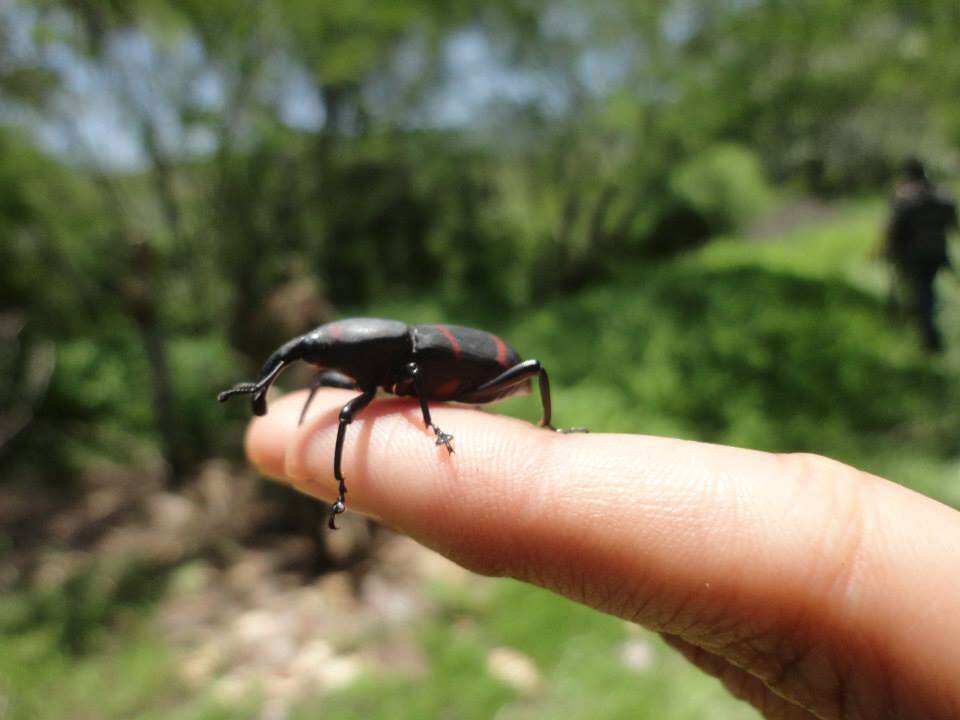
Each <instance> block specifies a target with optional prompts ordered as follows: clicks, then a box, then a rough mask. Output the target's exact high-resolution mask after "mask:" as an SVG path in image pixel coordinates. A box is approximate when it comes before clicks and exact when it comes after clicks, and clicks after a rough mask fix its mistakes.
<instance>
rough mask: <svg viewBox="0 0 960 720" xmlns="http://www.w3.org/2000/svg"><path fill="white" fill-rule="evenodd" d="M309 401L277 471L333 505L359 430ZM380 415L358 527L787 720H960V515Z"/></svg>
mask: <svg viewBox="0 0 960 720" xmlns="http://www.w3.org/2000/svg"><path fill="white" fill-rule="evenodd" d="M353 394H355V393H352V394H351V393H347V392H344V391H339V390H327V391H323V392H321V393H319V394H318V395H317V398H316V401H315V403H314V408H313V411H312V412H311V414H310V416H309V417H308V418H307V420H306V421H305V422H304V424H303V425H302V426H301V427H299V428H298V427H297V416H298V414H299V411H300V407H301V405H302V404H303V397H304V395H303V393H295V394H293V395H291V396H288V397H285V398H283V399H281V400H279V401H277V402H274V403H273V404H272V405H271V407H270V413H269V415H267V416H266V417H262V418H257V419H255V420H254V421H253V422H252V424H251V426H250V429H249V431H248V434H247V452H248V455H249V456H250V458H251V460H252V461H253V462H254V463H255V464H256V465H257V466H258V467H259V468H260V469H261V470H262V471H263V472H264V473H266V474H267V475H270V476H272V477H275V478H279V479H283V480H285V481H287V482H290V483H291V484H292V485H293V486H294V487H296V488H297V489H299V490H301V491H303V492H305V493H307V494H310V495H313V496H316V497H318V498H323V499H324V500H327V501H329V500H331V499H333V498H334V497H335V496H336V484H335V482H334V481H333V447H334V439H335V437H336V427H337V414H338V412H339V410H340V407H341V406H343V405H344V403H346V401H347V400H348V399H349V398H350V397H351V396H352V395H353ZM431 412H432V413H433V416H434V419H435V420H436V421H437V423H438V424H439V425H441V426H442V427H444V428H447V429H450V430H452V431H453V434H454V435H456V436H457V439H458V444H457V452H456V454H454V455H448V453H447V452H446V451H444V450H443V448H438V447H436V446H435V445H434V442H433V439H432V436H431V435H430V433H429V431H428V430H426V429H425V428H424V427H423V424H422V420H421V418H420V412H419V408H418V407H417V405H416V404H415V403H413V402H410V401H406V400H399V399H396V400H394V399H384V400H379V401H377V402H376V403H374V404H372V405H371V406H370V407H369V408H367V409H366V410H365V411H364V413H363V414H362V415H361V416H360V417H359V418H358V419H357V420H356V421H355V422H354V423H353V424H352V425H351V426H350V429H349V430H348V433H347V439H346V446H345V451H344V458H343V471H344V475H345V477H346V479H347V486H348V488H349V491H350V492H349V495H348V496H347V504H348V507H349V509H351V510H354V511H359V512H363V513H366V514H369V515H372V516H375V517H377V518H379V519H380V520H381V521H383V522H384V523H385V524H387V525H389V526H391V527H393V528H396V529H397V530H399V531H401V532H404V533H406V534H409V535H410V536H412V537H414V538H415V539H417V540H419V541H420V542H422V543H423V544H425V545H427V546H429V547H431V548H434V549H435V550H437V551H439V552H441V553H443V554H444V555H446V556H448V557H450V558H452V559H453V560H455V561H456V562H458V563H460V564H461V565H464V566H465V567H467V568H470V569H471V570H474V571H476V572H479V573H483V574H487V575H508V576H511V577H515V578H518V579H521V580H525V581H528V582H531V583H535V584H537V585H541V586H543V587H546V588H549V589H550V590H553V591H554V592H557V593H560V594H562V595H565V596H567V597H570V598H573V599H574V600H577V601H579V602H582V603H585V604H587V605H589V606H591V607H594V608H596V609H598V610H602V611H604V612H608V613H611V614H613V615H616V616H618V617H621V618H625V619H627V620H631V621H634V622H637V623H639V624H641V625H643V626H645V627H648V628H651V629H653V630H656V631H658V632H659V633H661V634H662V635H663V636H664V638H665V639H666V640H667V642H668V643H669V644H671V645H672V646H673V647H675V648H677V649H678V650H679V651H680V652H681V653H683V654H684V655H685V656H686V657H687V658H688V659H690V660H691V661H692V662H693V663H694V664H695V665H697V666H698V667H700V668H701V669H702V670H704V671H705V672H707V673H710V674H712V675H715V676H716V677H718V678H720V680H721V681H722V682H723V683H724V685H725V686H726V687H727V688H728V689H729V691H730V692H731V693H733V694H734V695H735V696H737V697H739V698H742V699H744V700H746V701H748V702H749V703H751V704H752V705H754V706H755V707H757V708H758V709H759V710H760V711H761V712H762V713H763V714H764V715H765V716H766V717H768V718H777V719H781V718H783V719H789V720H795V719H800V718H803V719H812V718H837V719H839V718H843V719H844V720H846V719H848V718H864V719H865V718H870V719H871V720H874V719H876V718H924V719H930V720H937V719H939V718H958V717H960V513H957V512H955V511H954V510H951V509H950V508H948V507H946V506H944V505H941V504H939V503H937V502H934V501H933V500H930V499H928V498H925V497H923V496H921V495H918V494H916V493H914V492H912V491H910V490H907V489H905V488H903V487H900V486H898V485H895V484H893V483H890V482H888V481H886V480H883V479H881V478H878V477H875V476H871V475H867V474H865V473H862V472H860V471H857V470H855V469H853V468H850V467H847V466H845V465H841V464H840V463H837V462H834V461H831V460H828V459H826V458H821V457H816V456H810V455H772V454H768V453H763V452H755V451H750V450H738V449H735V448H730V447H723V446H714V445H705V444H701V443H694V442H686V441H679V440H669V439H664V438H655V437H646V436H639V435H605V434H591V435H559V434H555V433H551V432H547V431H545V430H542V429H539V428H536V427H534V426H531V425H529V424H527V423H524V422H521V421H518V420H513V419H510V418H505V417H502V416H497V415H492V414H487V413H483V412H478V411H476V410H471V409H467V408H462V407H455V406H449V405H437V406H435V407H432V408H431Z"/></svg>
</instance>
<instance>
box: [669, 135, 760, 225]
mask: <svg viewBox="0 0 960 720" xmlns="http://www.w3.org/2000/svg"><path fill="white" fill-rule="evenodd" d="M669 182H670V188H671V190H672V191H673V192H674V193H675V195H676V197H677V198H678V201H679V203H680V204H681V205H682V206H683V207H685V208H688V209H689V210H690V211H693V212H694V213H696V214H697V215H699V216H700V217H702V218H703V219H704V220H705V221H706V224H707V226H708V227H709V229H710V230H712V231H713V232H718V233H723V232H730V231H733V230H737V229H739V228H742V227H744V226H745V225H746V224H747V223H748V222H750V221H751V220H753V219H754V218H755V217H756V216H757V215H758V213H760V212H761V211H762V210H763V209H764V208H765V207H766V206H767V204H768V203H769V202H770V198H771V190H770V188H769V186H768V185H767V181H766V178H765V177H764V174H763V168H762V166H761V164H760V159H759V158H758V157H757V155H756V154H755V153H753V152H751V151H750V150H748V149H747V148H745V147H742V146H740V145H731V144H720V145H714V146H712V147H709V148H707V149H706V150H704V151H703V152H701V153H699V154H697V155H695V156H694V157H692V158H690V159H689V160H687V161H686V162H683V163H681V164H680V165H679V166H678V167H677V168H676V169H675V170H674V171H673V172H672V173H671V174H670V180H669Z"/></svg>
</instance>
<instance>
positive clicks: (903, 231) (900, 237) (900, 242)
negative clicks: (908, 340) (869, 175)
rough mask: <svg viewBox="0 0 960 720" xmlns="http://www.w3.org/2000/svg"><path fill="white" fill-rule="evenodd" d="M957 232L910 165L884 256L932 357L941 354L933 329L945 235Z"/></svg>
mask: <svg viewBox="0 0 960 720" xmlns="http://www.w3.org/2000/svg"><path fill="white" fill-rule="evenodd" d="M956 228H957V208H956V205H955V204H954V203H953V201H952V200H951V199H950V198H949V197H947V196H946V195H945V194H944V193H943V191H941V190H940V188H938V187H937V186H935V185H934V184H933V183H932V182H930V179H929V178H928V177H927V171H926V168H925V167H924V165H923V163H922V162H921V161H920V160H918V159H916V158H911V159H910V160H908V161H907V162H906V163H905V164H904V168H903V180H902V181H901V182H900V183H899V184H898V185H897V187H896V189H895V191H894V195H893V199H892V201H891V212H890V221H889V223H888V225H887V232H886V255H887V259H888V260H889V261H890V263H891V264H892V265H893V267H894V271H895V272H896V274H897V277H898V279H899V281H900V282H901V284H902V285H903V286H904V287H905V289H906V290H907V292H908V293H909V299H910V304H911V307H910V310H911V312H912V314H913V315H914V316H915V317H916V319H917V321H918V323H919V325H920V331H921V334H922V337H923V345H924V347H925V348H926V349H927V350H928V351H930V352H939V351H940V350H942V349H943V340H942V338H941V335H940V331H939V329H938V328H937V324H936V308H937V302H936V289H935V286H934V281H935V280H936V277H937V273H938V272H939V271H940V270H941V269H942V268H944V267H949V265H950V257H949V255H948V253H947V234H948V233H949V232H950V231H951V230H954V229H956Z"/></svg>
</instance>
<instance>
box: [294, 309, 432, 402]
mask: <svg viewBox="0 0 960 720" xmlns="http://www.w3.org/2000/svg"><path fill="white" fill-rule="evenodd" d="M299 340H300V343H301V348H302V352H303V355H302V357H303V359H304V360H305V361H307V362H309V363H311V364H313V365H316V366H317V367H320V368H328V369H332V370H339V371H340V372H343V373H345V374H347V375H349V376H350V377H352V378H353V379H354V380H356V381H357V382H358V383H359V384H360V385H362V386H367V387H372V386H378V385H384V384H386V383H388V382H390V381H391V380H392V379H393V378H394V376H396V374H397V373H398V372H400V371H401V370H402V369H403V368H404V367H405V366H406V363H407V362H409V360H410V356H411V353H412V347H413V346H412V341H411V339H410V329H409V327H408V326H407V325H406V324H405V323H402V322H398V321H396V320H381V319H379V318H351V319H348V320H337V321H334V322H331V323H327V324H326V325H321V326H320V327H318V328H317V329H316V330H313V331H311V332H309V333H307V334H306V335H303V336H302V337H301V338H300V339H299Z"/></svg>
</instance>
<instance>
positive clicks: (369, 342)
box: [217, 318, 565, 530]
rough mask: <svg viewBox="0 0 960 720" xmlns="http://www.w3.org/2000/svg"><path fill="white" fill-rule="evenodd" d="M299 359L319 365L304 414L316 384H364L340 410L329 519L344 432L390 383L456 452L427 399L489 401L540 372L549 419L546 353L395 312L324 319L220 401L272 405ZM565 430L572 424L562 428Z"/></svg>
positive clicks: (339, 505) (259, 408)
mask: <svg viewBox="0 0 960 720" xmlns="http://www.w3.org/2000/svg"><path fill="white" fill-rule="evenodd" d="M297 360H303V361H305V362H308V363H310V364H312V365H316V366H317V367H318V368H320V372H319V373H318V374H317V376H316V378H315V379H314V381H313V383H312V385H311V387H310V394H309V395H308V396H307V401H306V402H305V403H304V405H303V410H302V411H301V412H300V422H301V423H302V422H303V419H304V417H306V414H307V408H309V407H310V403H311V401H312V400H313V397H314V395H315V394H316V392H317V390H318V389H319V388H321V387H338V388H346V389H350V390H359V391H360V395H357V396H356V397H355V398H353V399H352V400H351V401H350V402H348V403H347V404H346V405H344V406H343V408H342V409H341V410H340V424H339V427H338V429H337V444H336V450H335V451H334V456H333V474H334V477H335V478H336V479H337V482H339V483H340V490H339V496H338V498H337V502H336V503H334V505H333V507H332V508H331V510H330V519H329V525H330V528H331V529H334V530H335V529H336V524H335V523H334V519H335V518H336V516H337V515H339V514H340V513H342V512H343V511H344V510H345V509H346V506H345V495H346V493H347V487H346V484H345V482H344V479H343V473H342V472H341V471H340V461H341V458H342V456H343V440H344V436H345V434H346V429H347V425H349V424H350V423H351V422H353V419H354V418H355V417H356V416H357V414H358V413H359V412H360V411H361V410H363V409H364V408H365V407H366V406H367V405H368V404H370V401H371V400H373V398H374V396H375V395H376V393H377V388H383V389H384V390H385V391H386V392H388V393H392V394H394V395H401V396H412V397H416V398H417V399H418V400H419V401H420V410H421V411H422V412H423V422H424V423H425V424H426V426H427V427H428V428H430V429H431V430H433V433H434V435H435V436H436V444H437V445H443V446H444V447H445V448H446V449H447V451H448V452H451V453H452V452H453V436H452V435H448V434H447V433H445V432H443V431H442V430H440V428H438V427H437V426H436V425H435V424H434V423H433V420H432V419H431V418H430V408H429V407H428V402H429V401H431V400H438V401H443V400H450V401H455V402H462V403H474V404H483V403H489V402H493V401H495V400H499V399H501V398H504V397H507V396H508V395H513V394H515V393H518V392H522V391H528V390H529V389H530V383H531V379H532V378H533V376H534V375H536V376H537V377H538V378H539V385H540V400H541V402H542V404H543V419H542V420H541V421H540V425H541V426H543V427H546V428H550V429H551V430H556V428H554V427H553V426H552V425H551V424H550V413H551V408H550V380H549V379H548V377H547V371H546V370H545V369H544V368H543V366H541V365H540V361H539V360H523V361H522V360H521V359H520V356H519V355H518V354H517V351H516V350H514V349H513V348H512V347H510V346H509V345H508V344H507V343H505V342H504V341H503V340H501V339H500V338H498V337H497V336H496V335H493V334H491V333H488V332H484V331H483V330H475V329H473V328H468V327H459V326H456V325H407V324H405V323H402V322H398V321H396V320H381V319H377V318H353V319H349V320H339V321H337V322H331V323H327V324H326V325H321V326H320V327H318V328H317V329H316V330H313V331H311V332H309V333H307V334H305V335H301V336H300V337H298V338H294V339H293V340H291V341H289V342H288V343H286V344H284V345H283V346H282V347H281V348H280V349H279V350H277V351H276V352H275V353H273V355H271V356H270V357H269V359H268V360H267V362H266V364H265V365H264V366H263V370H261V372H260V379H259V380H257V382H254V383H240V384H239V385H235V386H234V387H232V388H230V389H229V390H225V391H224V392H222V393H220V394H219V395H218V396H217V399H218V400H219V401H220V402H223V401H224V400H226V399H227V398H230V397H232V396H234V395H253V397H252V398H251V405H252V407H253V412H254V413H255V414H257V415H265V414H266V412H267V398H266V396H267V390H268V389H269V388H270V385H271V383H273V381H274V380H276V379H277V376H278V375H279V374H280V372H281V371H282V370H283V369H284V368H286V367H287V366H288V365H290V364H291V363H293V362H296V361H297ZM561 432H565V431H561Z"/></svg>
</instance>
